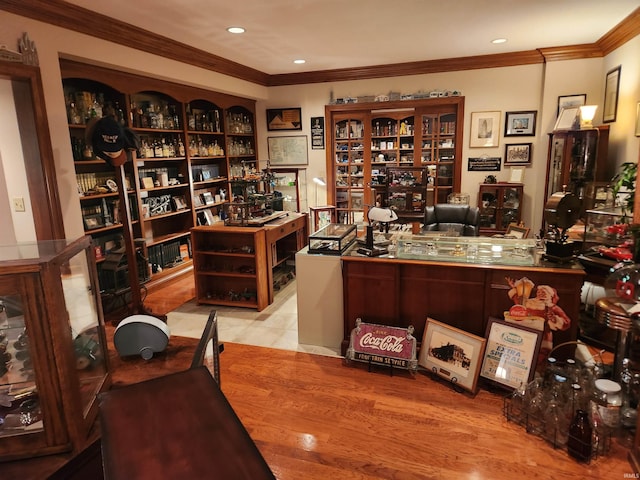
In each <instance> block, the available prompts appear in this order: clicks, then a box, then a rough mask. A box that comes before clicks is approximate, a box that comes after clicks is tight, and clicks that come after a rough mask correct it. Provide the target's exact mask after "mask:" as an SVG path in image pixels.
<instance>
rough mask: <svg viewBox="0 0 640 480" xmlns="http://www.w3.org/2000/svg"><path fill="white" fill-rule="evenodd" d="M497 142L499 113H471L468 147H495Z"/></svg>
mask: <svg viewBox="0 0 640 480" xmlns="http://www.w3.org/2000/svg"><path fill="white" fill-rule="evenodd" d="M499 140H500V112H499V111H495V112H471V135H470V136H469V147H470V148H482V147H497V146H498V145H499Z"/></svg>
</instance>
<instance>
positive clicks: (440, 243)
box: [396, 234, 541, 266]
mask: <svg viewBox="0 0 640 480" xmlns="http://www.w3.org/2000/svg"><path fill="white" fill-rule="evenodd" d="M540 254H541V252H540V251H538V249H536V241H535V240H533V239H511V238H490V237H449V236H443V235H428V234H422V235H402V236H400V237H399V238H398V240H397V250H396V256H397V257H398V258H402V259H412V260H430V261H438V262H457V263H476V264H489V265H529V266H531V265H536V264H538V262H539V259H540Z"/></svg>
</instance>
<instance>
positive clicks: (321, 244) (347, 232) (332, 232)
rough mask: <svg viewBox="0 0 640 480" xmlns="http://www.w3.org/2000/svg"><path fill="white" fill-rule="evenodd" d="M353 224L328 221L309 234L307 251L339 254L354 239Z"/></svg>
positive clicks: (354, 229) (354, 230) (354, 227)
mask: <svg viewBox="0 0 640 480" xmlns="http://www.w3.org/2000/svg"><path fill="white" fill-rule="evenodd" d="M356 237H357V230H356V226H355V225H345V224H342V223H330V224H329V225H327V226H326V227H324V228H321V229H320V230H318V231H317V232H315V233H312V234H311V235H309V253H321V254H325V255H341V254H342V253H343V252H344V251H345V250H346V249H347V248H349V246H351V244H352V243H353V242H354V241H355V240H356Z"/></svg>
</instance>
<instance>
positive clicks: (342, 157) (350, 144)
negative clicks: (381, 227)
mask: <svg viewBox="0 0 640 480" xmlns="http://www.w3.org/2000/svg"><path fill="white" fill-rule="evenodd" d="M364 125H365V124H364V116H346V117H341V118H336V121H335V124H334V129H335V132H334V133H335V134H334V141H333V144H332V148H333V158H334V160H333V165H332V173H333V178H334V184H335V192H336V216H337V219H338V223H355V222H361V221H362V219H363V218H364V217H363V215H364V184H365V172H364V168H365V141H364V133H365V128H364Z"/></svg>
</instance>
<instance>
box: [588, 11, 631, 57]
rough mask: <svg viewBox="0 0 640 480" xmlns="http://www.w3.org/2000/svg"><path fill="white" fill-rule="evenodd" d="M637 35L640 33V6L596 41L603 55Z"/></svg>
mask: <svg viewBox="0 0 640 480" xmlns="http://www.w3.org/2000/svg"><path fill="white" fill-rule="evenodd" d="M637 35H640V7H639V8H637V9H635V10H634V11H633V12H632V13H631V15H629V16H628V17H627V18H625V19H624V20H622V21H621V22H620V23H619V24H618V25H616V26H615V27H613V28H612V29H611V30H609V31H608V32H607V33H605V34H604V35H603V36H602V37H601V38H600V40H598V41H597V42H596V43H597V45H598V47H599V48H600V50H602V53H603V55H607V54H609V53H611V52H613V51H614V50H615V49H616V48H618V47H620V46H622V45H624V44H625V43H627V42H628V41H629V40H631V39H632V38H634V37H636V36H637Z"/></svg>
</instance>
